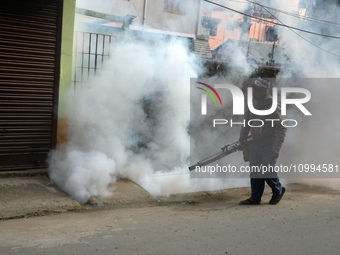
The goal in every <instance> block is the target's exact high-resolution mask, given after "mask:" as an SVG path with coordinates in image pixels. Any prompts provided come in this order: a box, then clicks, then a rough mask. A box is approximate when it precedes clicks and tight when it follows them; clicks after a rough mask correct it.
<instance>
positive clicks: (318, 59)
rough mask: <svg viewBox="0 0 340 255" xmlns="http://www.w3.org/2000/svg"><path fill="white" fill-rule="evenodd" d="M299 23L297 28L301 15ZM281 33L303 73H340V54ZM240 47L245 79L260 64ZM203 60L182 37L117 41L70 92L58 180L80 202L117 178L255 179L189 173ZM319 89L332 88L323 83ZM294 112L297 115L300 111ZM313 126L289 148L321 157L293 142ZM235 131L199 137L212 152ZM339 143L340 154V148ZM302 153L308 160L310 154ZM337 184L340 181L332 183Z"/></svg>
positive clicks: (183, 187) (214, 182)
mask: <svg viewBox="0 0 340 255" xmlns="http://www.w3.org/2000/svg"><path fill="white" fill-rule="evenodd" d="M280 7H282V6H280ZM294 24H296V26H298V23H297V22H296V21H295V23H294ZM313 28H314V27H313ZM311 29H312V27H311ZM280 38H281V39H283V40H285V41H288V42H290V43H289V47H287V48H288V49H289V50H290V55H291V56H293V57H292V59H291V61H292V62H289V64H293V65H296V66H297V67H298V69H299V70H302V74H301V72H300V74H299V75H300V76H303V77H330V76H331V77H339V74H340V72H339V70H340V68H339V61H338V59H336V58H333V57H330V56H328V55H326V53H324V52H322V51H319V50H318V49H316V48H315V47H314V46H312V45H310V44H308V43H306V42H305V41H303V40H302V41H301V40H300V39H299V38H298V37H297V36H296V35H294V34H293V33H291V32H290V31H287V30H286V31H282V36H281V34H280ZM336 42H337V41H336ZM334 45H335V42H334V41H333V40H325V41H322V42H321V43H320V46H322V47H324V48H326V49H328V50H329V51H334V50H336V49H335V47H334ZM235 50H237V49H235ZM237 52H239V54H238V55H240V57H239V58H237V59H239V60H240V61H239V62H237V61H236V63H241V64H238V65H237V66H238V69H237V70H234V72H230V73H231V77H230V78H231V79H234V80H235V81H237V80H238V81H239V83H238V84H241V83H242V79H243V76H246V75H249V74H250V73H251V72H252V71H253V69H252V67H251V66H249V65H248V64H242V63H245V55H244V54H245V53H244V52H243V53H242V51H241V50H239V51H237ZM199 64H200V63H199V61H198V60H197V59H196V58H195V56H194V55H192V54H191V53H189V50H188V45H187V44H186V43H185V42H184V41H182V40H173V41H170V42H169V41H167V42H166V41H158V42H156V41H151V42H142V41H138V42H137V43H132V42H129V43H127V42H123V43H121V44H117V45H116V47H114V48H112V49H111V59H110V60H108V61H107V62H106V63H105V67H104V69H103V70H101V71H100V72H99V74H98V75H97V76H95V77H92V79H91V80H90V81H89V82H88V84H87V85H86V86H84V87H83V88H82V89H81V90H78V91H77V92H76V93H75V94H74V95H73V94H72V93H71V92H70V95H69V96H68V97H67V98H68V107H67V109H68V113H67V114H68V121H69V135H68V141H67V142H66V143H65V144H64V145H63V146H62V147H61V148H60V150H58V151H52V152H51V155H50V159H49V163H50V168H49V173H50V177H51V179H52V180H54V181H55V182H56V183H57V184H58V185H59V186H60V187H62V188H63V189H64V190H65V191H66V192H68V193H69V194H71V195H72V196H73V197H75V198H76V199H77V200H78V201H79V202H81V203H84V202H86V201H87V200H88V198H89V197H90V196H92V195H99V196H109V195H110V194H111V190H110V189H109V184H110V183H112V182H115V181H116V180H117V179H118V178H128V179H130V180H132V181H134V182H136V183H137V184H139V185H141V186H142V187H143V188H145V189H146V190H148V191H149V192H150V193H151V194H153V195H155V196H158V195H169V194H172V193H180V192H190V191H198V190H209V189H210V190H211V189H214V190H216V189H221V188H230V187H237V186H245V185H247V184H249V180H248V179H237V180H232V179H228V180H227V179H203V180H202V179H190V177H189V173H188V169H187V167H188V165H189V163H190V162H189V156H190V155H189V154H190V148H189V145H190V137H189V133H188V124H189V113H190V109H189V108H190V107H189V102H190V100H189V87H190V78H195V77H198V76H199V74H200V66H199ZM293 75H295V76H296V71H294V72H291V69H290V71H287V69H283V71H282V72H281V73H280V74H279V76H278V77H279V78H281V77H292V76H293ZM236 83H237V82H236ZM236 83H234V84H236ZM238 84H236V85H238ZM334 91H336V90H334ZM318 92H320V93H324V94H327V93H328V92H327V91H326V90H322V88H321V87H320V89H319V90H318ZM335 107H338V105H337V104H336V105H335ZM290 114H291V115H292V116H297V114H296V113H294V112H291V113H290ZM294 114H295V115H294ZM335 115H336V111H334V116H333V115H332V119H336V118H335ZM333 117H334V118H333ZM332 124H333V125H332V127H334V128H329V129H328V130H327V134H325V137H326V136H327V137H329V136H328V135H329V134H330V133H332V132H334V134H336V131H337V127H338V126H339V125H338V124H337V122H334V123H332ZM306 132H310V133H309V137H312V135H313V133H315V130H314V129H313V128H311V129H309V131H308V130H301V129H296V130H294V132H290V131H288V136H287V141H286V142H285V144H284V147H283V148H295V150H294V151H300V152H301V151H304V155H308V154H310V155H314V154H313V150H312V149H311V148H312V146H310V144H309V146H306V147H303V148H302V146H300V147H299V146H298V145H296V142H295V141H294V137H295V138H296V137H299V134H301V133H306ZM228 134H229V135H228V136H227V135H226V134H225V133H223V132H222V135H221V136H215V135H214V136H213V139H211V137H207V136H206V135H205V136H204V135H203V134H202V136H201V137H198V138H202V139H206V141H207V143H210V145H209V146H208V147H209V154H210V152H215V151H216V150H219V148H220V144H219V143H221V146H223V145H224V144H226V143H228V142H233V141H234V139H235V138H236V139H237V137H238V131H237V132H236V131H235V129H233V132H229V133H228ZM221 137H223V139H222V138H221ZM224 139H225V140H224ZM327 140H330V139H328V138H327ZM318 141H320V139H319V140H318ZM216 144H218V147H216V146H215V145H216ZM333 145H335V144H334V143H333ZM306 148H307V149H306ZM325 149H326V148H325ZM327 149H328V148H327ZM327 149H326V150H327ZM332 149H334V151H335V152H336V153H337V152H338V148H335V147H334V148H332ZM284 150H285V149H284ZM284 150H283V153H282V155H281V158H280V159H279V160H281V162H282V163H287V162H289V160H291V159H290V158H289V157H288V156H287V155H292V154H289V153H288V151H289V149H287V150H286V152H285V151H284ZM204 153H207V152H206V151H205V152H203V151H200V150H197V155H204ZM285 153H286V154H285ZM336 153H334V155H336ZM295 156H296V155H295ZM301 159H304V160H305V157H301ZM229 160H231V159H229ZM241 160H242V159H241V157H240V158H238V159H232V161H230V162H231V163H233V164H235V165H240V164H244V163H243V162H241ZM294 160H299V157H295V159H294ZM332 187H338V185H336V184H334V183H333V184H332Z"/></svg>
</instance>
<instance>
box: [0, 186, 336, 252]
mask: <svg viewBox="0 0 340 255" xmlns="http://www.w3.org/2000/svg"><path fill="white" fill-rule="evenodd" d="M265 192H266V193H265V196H264V197H263V204H262V205H259V206H240V205H238V201H239V200H240V199H242V198H246V197H247V196H249V188H241V189H233V190H231V192H230V194H228V196H226V197H223V199H218V197H217V198H215V199H214V200H212V201H210V202H209V201H202V202H197V201H195V202H190V201H185V202H175V203H171V204H163V205H160V206H153V207H142V208H118V209H114V208H109V209H108V208H106V209H105V208H104V209H103V208H102V209H99V210H89V211H86V210H84V211H77V212H67V213H62V214H56V215H47V216H42V217H33V218H23V219H14V220H7V221H2V222H0V254H1V255H5V254H25V255H30V254H35V255H38V254H51V255H53V254H81V255H87V254H91V255H92V254H122V255H137V254H149V255H155V254H295V255H296V254H328V255H333V254H334V255H337V254H340V242H339V240H340V239H339V236H340V206H339V204H340V193H339V192H338V191H332V190H327V189H324V188H309V187H307V186H300V185H291V186H288V187H287V193H286V195H285V197H284V199H283V200H282V201H281V203H280V204H278V205H275V206H273V205H269V204H268V201H269V199H270V195H271V194H269V191H268V187H266V191H265Z"/></svg>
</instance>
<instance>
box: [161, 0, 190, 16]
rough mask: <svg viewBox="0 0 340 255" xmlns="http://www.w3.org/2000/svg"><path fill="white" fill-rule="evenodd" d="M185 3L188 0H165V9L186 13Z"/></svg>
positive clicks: (166, 10)
mask: <svg viewBox="0 0 340 255" xmlns="http://www.w3.org/2000/svg"><path fill="white" fill-rule="evenodd" d="M185 3H186V0H164V11H165V12H170V13H175V14H182V15H184V12H185Z"/></svg>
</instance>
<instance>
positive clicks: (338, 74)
mask: <svg viewBox="0 0 340 255" xmlns="http://www.w3.org/2000/svg"><path fill="white" fill-rule="evenodd" d="M296 2H297V3H298V1H296ZM330 2H331V1H330ZM272 5H273V6H274V7H275V8H277V9H280V10H285V11H292V9H291V8H289V6H286V5H285V3H284V2H277V1H273V3H272ZM296 5H297V4H296ZM331 5H332V4H331V3H328V2H324V3H323V5H319V6H318V7H317V8H316V9H314V11H315V12H309V13H308V15H309V16H308V17H309V18H314V19H318V20H320V21H318V22H312V21H311V20H302V19H298V18H295V17H292V16H290V15H286V14H282V13H281V14H279V15H278V18H279V20H280V21H282V22H283V23H284V24H286V25H289V26H293V27H297V28H301V29H304V30H307V31H311V32H315V33H320V34H325V35H332V36H339V35H340V25H336V24H330V23H325V22H323V21H329V22H333V23H338V24H339V23H340V17H339V15H338V13H339V6H335V5H333V7H334V9H333V11H332V8H330V7H331ZM323 8H325V9H327V10H328V11H322V9H323ZM279 31H280V32H279V34H280V40H282V42H285V44H286V45H287V47H286V50H287V51H288V54H289V55H290V57H291V59H290V61H291V62H289V64H290V66H291V67H292V68H288V69H282V70H281V72H280V73H279V75H278V76H277V78H279V79H280V78H283V77H285V78H292V77H300V78H301V77H302V78H340V49H339V47H338V45H339V39H332V38H328V37H324V36H320V35H311V34H308V33H303V32H300V31H295V30H294V31H295V33H294V32H292V31H291V30H289V29H287V28H281V29H280V30H279ZM297 34H298V35H297ZM299 35H300V36H299ZM301 37H303V38H301ZM307 40H308V41H309V42H308V41H307ZM335 55H337V56H335ZM282 86H285V84H282ZM303 86H304V87H305V88H307V89H309V90H310V91H311V92H312V100H311V102H313V103H312V104H309V105H308V107H309V110H310V111H311V112H312V114H313V116H312V117H302V118H300V119H299V121H300V124H299V126H298V128H297V129H288V133H287V139H286V141H285V144H284V147H283V148H284V150H283V151H284V154H283V155H282V156H281V162H285V163H290V162H296V163H300V164H310V163H315V162H317V163H321V164H322V163H324V164H329V163H335V164H338V163H339V161H338V155H339V154H340V150H339V146H338V145H339V143H340V139H339V136H337V135H336V134H337V133H338V130H339V128H340V122H339V120H338V112H337V109H339V107H340V104H339V101H338V100H337V98H336V95H338V94H339V92H340V90H339V86H337V82H336V80H333V81H329V80H328V82H327V80H322V79H315V80H314V81H313V82H308V84H306V83H305V84H303ZM288 115H290V116H293V117H296V116H298V115H300V116H301V112H299V111H290V112H289V113H288ZM287 118H288V117H287ZM308 176H309V177H311V175H308ZM324 176H325V177H326V175H324ZM332 176H334V175H332ZM303 177H306V175H301V179H296V180H291V181H298V182H303V183H307V184H311V185H322V186H327V187H330V188H334V189H339V190H340V183H339V181H338V178H322V179H317V178H304V179H302V178H303Z"/></svg>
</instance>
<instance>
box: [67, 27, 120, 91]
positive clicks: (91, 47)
mask: <svg viewBox="0 0 340 255" xmlns="http://www.w3.org/2000/svg"><path fill="white" fill-rule="evenodd" d="M74 38H75V42H74V50H73V67H72V68H73V74H72V87H73V89H74V90H76V89H79V88H81V87H82V85H83V84H85V83H86V82H87V81H88V80H89V77H91V76H93V75H95V74H96V73H97V70H98V69H101V68H102V66H103V63H104V60H106V59H108V58H109V57H110V46H111V44H112V43H116V42H117V39H118V37H117V36H113V35H107V34H98V33H90V32H79V31H77V32H75V37H74Z"/></svg>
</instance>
